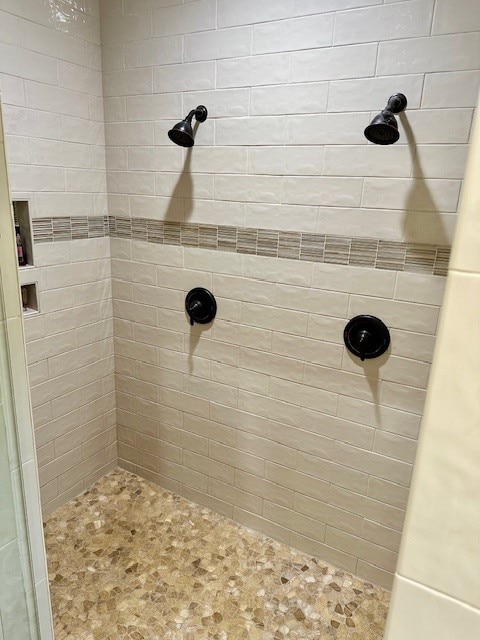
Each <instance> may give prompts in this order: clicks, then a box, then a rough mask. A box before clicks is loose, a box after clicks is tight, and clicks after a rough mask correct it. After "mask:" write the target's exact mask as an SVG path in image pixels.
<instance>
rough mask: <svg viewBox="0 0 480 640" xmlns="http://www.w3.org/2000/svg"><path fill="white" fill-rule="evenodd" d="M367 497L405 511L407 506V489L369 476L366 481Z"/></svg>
mask: <svg viewBox="0 0 480 640" xmlns="http://www.w3.org/2000/svg"><path fill="white" fill-rule="evenodd" d="M367 495H368V496H370V497H371V498H373V499H374V500H379V501H380V502H385V503H386V504H390V505H392V506H393V507H398V508H399V509H405V507H406V506H407V499H408V488H407V487H403V486H401V485H399V484H395V483H393V482H388V481H387V480H382V479H380V478H374V477H373V476H371V477H370V478H369V480H368V492H367Z"/></svg>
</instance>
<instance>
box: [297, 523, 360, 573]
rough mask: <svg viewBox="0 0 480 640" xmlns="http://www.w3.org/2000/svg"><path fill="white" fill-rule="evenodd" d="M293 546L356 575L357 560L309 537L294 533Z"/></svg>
mask: <svg viewBox="0 0 480 640" xmlns="http://www.w3.org/2000/svg"><path fill="white" fill-rule="evenodd" d="M291 544H292V547H293V548H294V549H299V550H300V551H303V552H304V553H308V554H309V555H311V556H313V557H316V558H319V559H320V560H321V561H323V562H329V563H330V564H332V565H333V566H335V567H338V568H339V569H344V570H345V571H349V572H350V573H355V571H356V566H357V558H356V557H354V556H352V555H350V554H348V553H344V552H343V551H340V550H339V549H335V548H333V547H331V546H329V545H327V544H324V543H322V542H318V541H317V540H312V539H311V538H308V537H307V536H303V535H301V534H299V533H296V532H292V538H291Z"/></svg>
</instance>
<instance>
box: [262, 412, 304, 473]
mask: <svg viewBox="0 0 480 640" xmlns="http://www.w3.org/2000/svg"><path fill="white" fill-rule="evenodd" d="M268 424H269V425H275V424H276V423H275V422H274V421H273V420H269V421H268ZM264 454H265V459H266V460H271V461H272V462H276V463H277V464H280V465H282V466H284V467H289V468H290V469H294V468H295V467H296V464H297V461H296V458H295V451H292V449H291V448H290V447H286V446H285V445H283V444H279V443H278V442H274V441H273V440H266V441H265V445H264Z"/></svg>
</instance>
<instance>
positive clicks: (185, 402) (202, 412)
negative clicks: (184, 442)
mask: <svg viewBox="0 0 480 640" xmlns="http://www.w3.org/2000/svg"><path fill="white" fill-rule="evenodd" d="M159 400H160V404H164V405H166V406H167V407H172V408H174V409H179V410H180V411H185V412H187V413H193V414H194V415H196V416H200V417H201V418H208V415H209V402H208V400H204V399H203V398H200V397H197V396H192V395H190V394H188V393H183V392H181V391H175V390H174V389H160V393H159Z"/></svg>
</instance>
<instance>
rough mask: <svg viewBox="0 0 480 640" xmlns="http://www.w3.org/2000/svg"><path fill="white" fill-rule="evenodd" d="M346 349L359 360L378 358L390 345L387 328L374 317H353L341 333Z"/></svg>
mask: <svg viewBox="0 0 480 640" xmlns="http://www.w3.org/2000/svg"><path fill="white" fill-rule="evenodd" d="M343 340H344V342H345V346H346V347H347V349H348V350H349V351H350V352H351V353H353V355H354V356H357V358H360V360H362V361H363V360H370V359H371V358H378V357H379V356H381V355H382V354H383V353H385V351H386V350H387V349H388V347H389V345H390V332H389V330H388V327H387V326H386V325H385V324H384V323H383V322H382V321H381V320H380V318H376V317H375V316H367V315H361V316H355V318H352V319H351V320H350V321H349V322H348V324H347V326H346V327H345V330H344V332H343Z"/></svg>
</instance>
